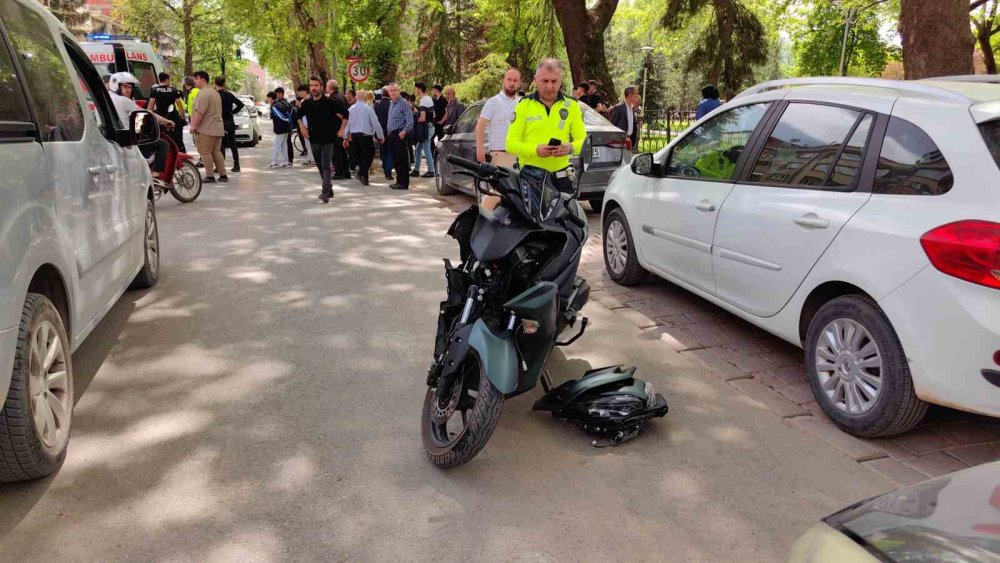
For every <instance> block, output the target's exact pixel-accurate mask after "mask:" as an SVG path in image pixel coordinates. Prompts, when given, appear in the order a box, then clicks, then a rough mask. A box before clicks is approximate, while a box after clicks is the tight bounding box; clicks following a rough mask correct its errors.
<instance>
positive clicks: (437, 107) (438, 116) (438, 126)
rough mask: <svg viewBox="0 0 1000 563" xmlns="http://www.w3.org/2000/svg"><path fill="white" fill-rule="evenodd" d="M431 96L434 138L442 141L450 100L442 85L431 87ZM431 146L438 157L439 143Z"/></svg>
mask: <svg viewBox="0 0 1000 563" xmlns="http://www.w3.org/2000/svg"><path fill="white" fill-rule="evenodd" d="M431 96H432V97H433V99H434V138H435V139H440V138H441V137H443V136H444V122H445V120H446V119H448V115H447V113H448V100H447V99H445V97H444V92H443V88H441V85H440V84H435V85H434V86H433V87H431ZM431 146H432V147H433V149H434V155H435V156H437V143H433V144H432V145H431Z"/></svg>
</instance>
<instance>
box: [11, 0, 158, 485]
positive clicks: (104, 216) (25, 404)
mask: <svg viewBox="0 0 1000 563" xmlns="http://www.w3.org/2000/svg"><path fill="white" fill-rule="evenodd" d="M147 123H148V125H149V126H148V127H147V126H146V125H147ZM158 137H159V130H158V127H157V126H156V121H155V120H153V119H152V114H150V113H149V112H146V111H137V112H134V113H133V114H132V115H131V117H130V122H129V123H121V122H120V121H119V118H118V114H117V112H116V111H115V109H114V106H113V105H112V103H111V98H110V96H109V94H108V91H107V90H106V89H105V87H104V83H103V81H102V80H101V75H100V73H98V71H97V69H95V68H94V65H92V64H91V63H90V60H89V57H88V56H87V54H86V53H84V52H83V50H81V49H80V47H79V46H78V45H77V44H76V42H75V41H74V40H73V37H72V35H70V33H69V31H68V30H67V29H66V28H65V27H64V26H63V25H62V24H61V23H59V21H57V20H56V19H55V18H54V17H53V16H52V15H51V14H50V13H49V12H47V11H46V10H45V8H43V7H42V6H41V4H39V3H38V2H36V1H34V0H0V170H3V174H0V233H2V236H0V238H2V240H3V244H2V245H0V407H2V408H0V482H10V481H20V480H24V479H33V478H37V477H42V476H44V475H48V474H50V473H52V472H53V471H55V470H56V469H57V468H58V467H59V465H60V464H61V463H62V460H63V458H64V457H65V455H66V447H67V444H68V442H69V434H70V427H71V421H72V416H73V403H74V393H73V357H72V353H73V352H74V351H75V350H76V349H77V347H79V345H80V343H81V342H83V340H84V339H85V338H86V337H87V335H88V334H90V332H91V331H92V330H93V329H94V327H95V326H96V325H97V323H98V322H100V320H101V319H102V318H103V317H104V315H105V314H106V313H107V312H108V310H109V309H111V306H112V305H114V304H115V302H116V301H117V300H118V298H119V297H120V296H121V295H122V293H123V292H124V291H125V290H126V289H127V288H128V287H129V286H133V287H151V286H153V285H154V284H155V283H156V281H157V279H158V277H159V270H160V265H159V238H158V236H157V227H156V210H155V208H154V205H153V190H152V174H151V173H150V171H149V165H148V164H147V163H146V160H145V159H144V158H143V157H142V154H141V153H140V152H139V149H138V147H137V146H136V145H137V144H140V143H147V142H150V141H154V140H155V139H157V138H158Z"/></svg>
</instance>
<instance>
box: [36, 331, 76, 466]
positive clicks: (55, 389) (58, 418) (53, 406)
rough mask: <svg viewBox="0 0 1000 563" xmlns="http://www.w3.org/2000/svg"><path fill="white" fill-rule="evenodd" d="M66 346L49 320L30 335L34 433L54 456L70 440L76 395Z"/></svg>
mask: <svg viewBox="0 0 1000 563" xmlns="http://www.w3.org/2000/svg"><path fill="white" fill-rule="evenodd" d="M66 354H67V349H66V343H64V342H63V341H62V338H61V337H60V335H59V331H58V330H57V329H56V327H55V325H53V324H52V323H51V322H50V321H48V320H43V321H42V322H40V323H38V326H37V327H36V328H35V332H34V333H33V334H32V335H31V348H30V359H29V374H30V379H29V392H30V395H31V415H32V417H33V418H34V421H35V432H36V434H37V435H38V439H39V440H40V441H41V443H42V445H43V446H44V447H45V449H47V450H48V451H49V452H50V453H52V455H55V454H57V453H58V452H60V451H61V450H62V448H63V446H64V444H65V442H66V439H67V438H68V437H69V423H70V415H71V413H72V411H73V394H72V392H71V390H70V381H69V371H68V369H67V365H66Z"/></svg>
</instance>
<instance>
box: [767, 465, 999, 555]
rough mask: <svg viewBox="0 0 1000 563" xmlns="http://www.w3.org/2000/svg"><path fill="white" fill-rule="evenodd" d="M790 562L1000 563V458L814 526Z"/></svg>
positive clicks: (848, 510) (852, 508) (862, 504)
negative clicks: (926, 562) (945, 562)
mask: <svg viewBox="0 0 1000 563" xmlns="http://www.w3.org/2000/svg"><path fill="white" fill-rule="evenodd" d="M785 561H786V563H807V562H820V561H838V562H844V563H854V562H861V561H872V562H875V561H928V562H930V561H969V562H987V561H990V562H995V561H1000V461H994V462H992V463H988V464H985V465H980V466H978V467H973V468H971V469H964V470H962V471H956V472H955V473H951V474H949V475H945V476H943V477H938V478H936V479H931V480H928V481H924V482H922V483H919V484H916V485H913V486H911V487H906V488H903V489H900V490H898V491H894V492H891V493H886V494H884V495H881V496H877V497H875V498H872V499H869V500H866V501H862V502H859V503H857V504H854V505H852V506H849V507H847V508H845V509H844V510H841V511H840V512H837V513H836V514H833V515H831V516H828V517H826V518H824V519H823V521H822V522H820V523H818V524H816V525H814V526H813V527H811V528H809V530H807V531H806V533H805V534H803V535H802V537H800V538H799V539H798V541H796V542H795V544H794V545H793V546H792V549H791V551H790V552H789V554H788V558H787V559H786V560H785Z"/></svg>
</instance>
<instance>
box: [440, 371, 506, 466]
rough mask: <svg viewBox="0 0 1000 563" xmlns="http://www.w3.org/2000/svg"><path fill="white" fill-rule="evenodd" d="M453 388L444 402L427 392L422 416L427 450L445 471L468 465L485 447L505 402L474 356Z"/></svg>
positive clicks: (461, 372)
mask: <svg viewBox="0 0 1000 563" xmlns="http://www.w3.org/2000/svg"><path fill="white" fill-rule="evenodd" d="M452 385H453V389H454V392H452V393H449V395H448V397H446V398H444V399H441V398H439V397H438V396H437V393H436V389H434V388H430V389H428V390H427V395H426V396H425V397H424V407H423V411H422V412H421V421H422V422H421V436H422V439H423V442H424V449H425V450H426V451H427V456H428V457H430V458H431V461H432V462H433V463H434V465H436V466H438V467H441V468H445V469H447V468H450V467H458V466H459V465H462V464H463V463H466V462H467V461H469V460H471V459H472V458H474V457H476V454H478V453H479V452H480V451H481V450H482V449H483V448H484V447H485V446H486V442H487V441H488V440H489V439H490V436H492V435H493V431H494V430H495V429H496V427H497V423H498V422H499V421H500V413H501V411H502V410H503V402H504V396H503V393H501V392H500V391H498V390H497V388H496V387H494V386H493V384H492V383H490V380H489V378H487V377H486V371H485V370H484V369H483V368H482V364H481V363H480V361H479V357H478V356H477V355H476V354H475V353H470V354H469V355H468V357H467V359H466V360H465V362H464V363H463V365H462V366H461V367H460V368H459V372H458V376H457V379H456V381H455V382H454V383H453V384H452Z"/></svg>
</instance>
